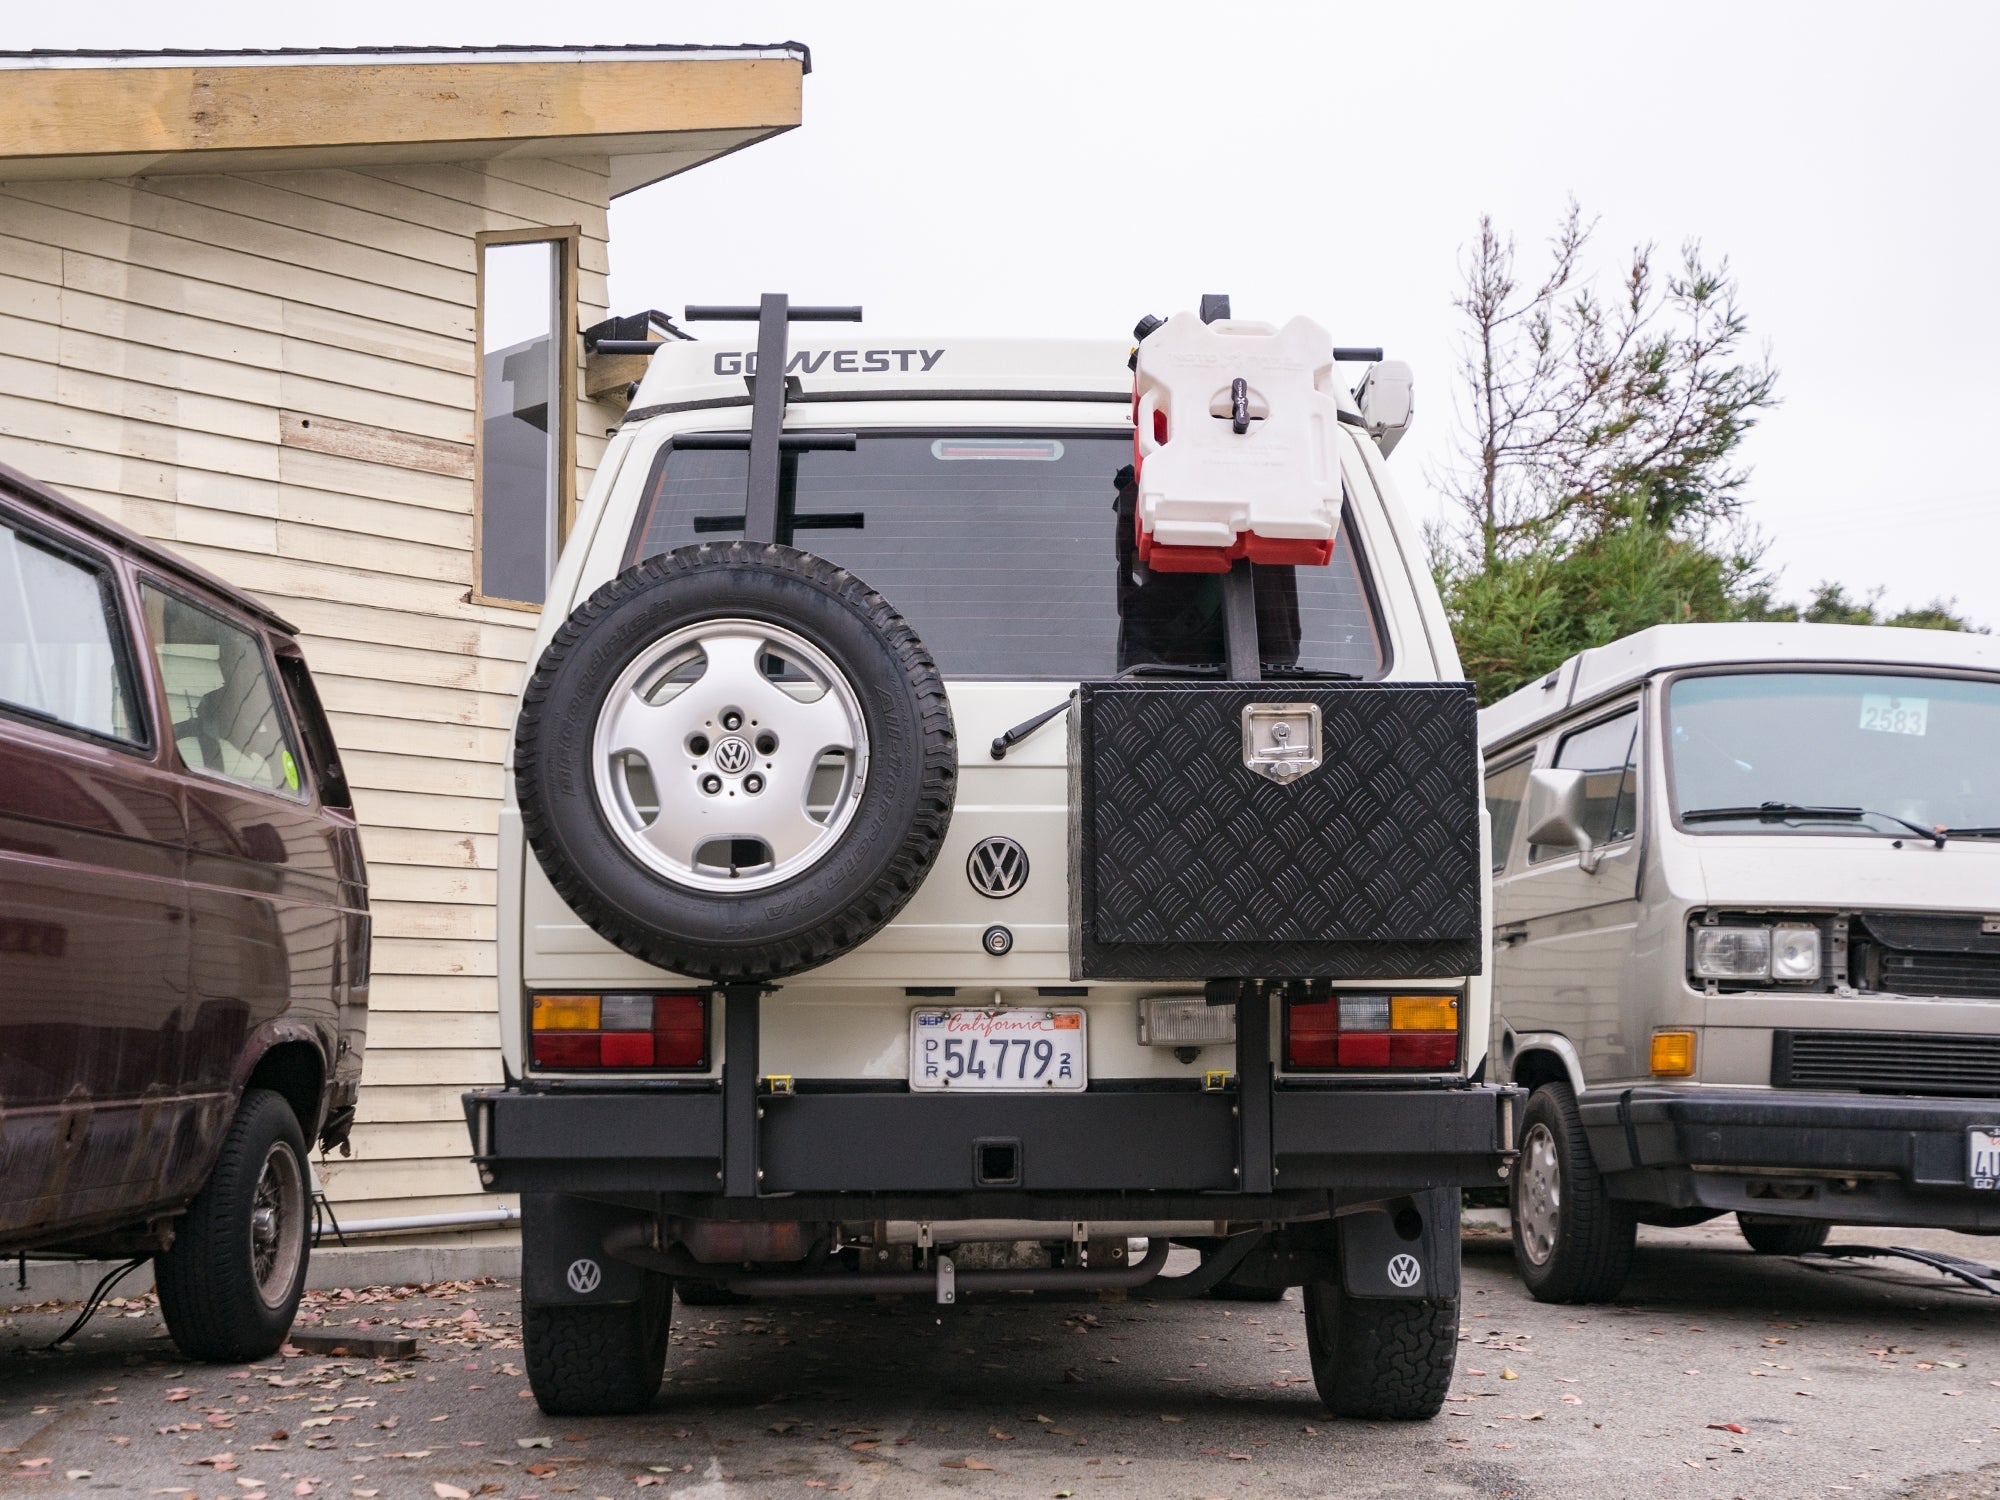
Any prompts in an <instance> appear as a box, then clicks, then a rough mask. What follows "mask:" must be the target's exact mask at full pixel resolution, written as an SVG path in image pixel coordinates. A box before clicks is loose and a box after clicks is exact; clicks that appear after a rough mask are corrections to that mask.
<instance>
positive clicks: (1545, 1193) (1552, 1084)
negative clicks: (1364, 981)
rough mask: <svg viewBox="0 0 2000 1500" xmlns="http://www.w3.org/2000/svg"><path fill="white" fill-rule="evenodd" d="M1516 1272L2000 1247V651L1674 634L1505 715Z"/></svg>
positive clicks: (1860, 638)
mask: <svg viewBox="0 0 2000 1500" xmlns="http://www.w3.org/2000/svg"><path fill="white" fill-rule="evenodd" d="M1480 740H1481V744H1482V746H1483V749H1484V753H1485V763H1486V805H1487V808H1488V810H1489V812H1490V813H1491V816H1492V823H1493V843H1492V863H1493V872H1494V887H1493V1002H1494V1042H1493V1051H1492V1056H1491V1058H1490V1071H1491V1072H1493V1073H1494V1074H1495V1076H1496V1077H1497V1078H1498V1079H1500V1080H1511V1081H1512V1082H1515V1083H1517V1084H1520V1085H1522V1086H1524V1087H1526V1088H1527V1089H1529V1090H1531V1094H1530V1097H1529V1101H1528V1104H1527V1106H1526V1108H1525V1109H1524V1110H1523V1112H1522V1118H1521V1123H1520V1132H1521V1135H1520V1146H1521V1159H1520V1163H1519V1166H1518V1169H1517V1171H1516V1172H1515V1173H1514V1176H1513V1180H1512V1184H1511V1188H1510V1193H1511V1199H1512V1203H1511V1207H1512V1210H1513V1226H1514V1227H1513V1233H1514V1250H1515V1258H1516V1260H1517V1262H1518V1264H1519V1266H1520V1268H1521V1274H1522V1276H1523V1278H1524V1279H1525V1280H1526V1282H1527V1284H1528V1287H1529V1289H1530V1290H1531V1291H1532V1292H1533V1293H1534V1294H1535V1296H1536V1297H1538V1298H1540V1299H1541V1300H1543V1301H1549V1302H1583V1301H1595V1300H1601V1299H1605V1298H1609V1297H1613V1296H1615V1295H1617V1293H1618V1290H1619V1288H1620V1286H1621V1285H1622V1284H1623V1282H1624V1280H1625V1276H1626V1272H1627V1269H1628V1268H1629V1266H1630V1263H1631V1258H1632V1245H1633V1237H1634V1232H1635V1228H1636V1226H1637V1225H1639V1224H1659V1225H1684V1224H1693V1223H1699V1222H1701V1221H1703V1220H1705V1219H1710V1218H1714V1217H1716V1216H1718V1215H1720V1214H1723V1213H1729V1212H1734V1213H1735V1214H1736V1215H1737V1220H1738V1223H1739V1224H1740V1225H1741V1226H1742V1230H1743V1235H1744V1237H1745V1238H1746V1239H1747V1240H1748V1241H1749V1242H1750V1244H1751V1245H1752V1246H1753V1247H1754V1248H1755V1249H1757V1250H1760V1251H1764V1252H1767V1253H1771V1254H1800V1253H1803V1252H1805V1251H1807V1250H1811V1249H1814V1248H1817V1247H1818V1246H1819V1245H1821V1244H1823V1243H1825V1240H1826V1237H1827V1231H1828V1229H1829V1227H1830V1226H1831V1225H1834V1224H1841V1223H1847V1224H1888V1225H1925V1226H1935V1227H1943V1228H1950V1229H1955V1230H1959V1231H1964V1232H1972V1233H1996V1232H2000V750H1996V747H2000V643H1996V642H1995V641H1994V640H1993V639H1992V638H1991V637H1987V636H1978V635H1961V634H1951V633H1946V632H1938V631H1923V630H1894V629H1881V628H1873V627H1868V628H1864V627H1857V626H1848V625H1795V624H1783V625H1667V626H1660V627H1657V628H1655V629H1652V630H1647V631H1643V632H1641V633H1640V634H1638V635H1634V636H1631V637H1629V638H1627V639H1625V640H1622V641H1618V642H1615V643H1613V644H1612V645H1609V646H1603V647H1600V648H1598V649H1596V650H1592V651H1586V652H1583V653H1582V654H1580V655H1578V656H1575V657H1572V658H1571V659H1570V660H1569V661H1567V662H1565V663H1563V665H1562V666H1561V667H1560V668H1558V669H1557V670H1556V671H1554V672H1551V673H1550V674H1549V675H1548V676H1547V677H1546V678H1544V679H1543V680H1541V681H1539V682H1536V683H1532V684H1530V685H1529V686H1527V687H1525V688H1522V689H1520V690H1519V691H1518V692H1515V693H1513V694H1512V695H1510V696H1509V697H1507V698H1504V699H1502V700H1501V701H1500V702H1498V703H1495V704H1493V705H1492V706H1491V707H1489V708H1487V709H1486V710H1484V711H1483V712H1482V713H1481V715H1480Z"/></svg>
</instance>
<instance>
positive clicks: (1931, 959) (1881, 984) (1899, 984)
mask: <svg viewBox="0 0 2000 1500" xmlns="http://www.w3.org/2000/svg"><path fill="white" fill-rule="evenodd" d="M1878 952H1879V960H1878V962H1879V965H1880V967H1879V968H1878V969H1876V971H1875V972H1874V973H1873V974H1871V975H1870V976H1869V977H1870V978H1871V980H1872V981H1873V983H1872V984H1871V985H1870V988H1871V989H1877V990H1884V991H1887V992H1888V993H1890V994H1893V995H1933V996H1936V997H1938V998H1939V999H1943V1000H1996V999H2000V955H1996V954H1990V953H1905V952H1901V951H1899V950H1897V949H1895V948H1883V949H1880V950H1878ZM1872 967H1874V966H1872V965H1871V968H1872Z"/></svg>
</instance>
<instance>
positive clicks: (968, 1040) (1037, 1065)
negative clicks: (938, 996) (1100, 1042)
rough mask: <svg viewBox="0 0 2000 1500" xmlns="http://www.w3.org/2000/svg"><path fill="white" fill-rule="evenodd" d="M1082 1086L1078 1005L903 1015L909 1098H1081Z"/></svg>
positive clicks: (1086, 1026) (1085, 1071)
mask: <svg viewBox="0 0 2000 1500" xmlns="http://www.w3.org/2000/svg"><path fill="white" fill-rule="evenodd" d="M1042 1042H1046V1043H1048V1044H1049V1048H1048V1053H1047V1056H1046V1057H1044V1056H1043V1054H1042V1052H1041V1050H1040V1048H1039V1047H1038V1045H1037V1044H1038V1043H1042ZM953 1044H956V1045H953ZM1009 1074H1011V1075H1012V1076H1007V1075H1009ZM1089 1085H1090V1018H1089V1015H1088V1013H1087V1012H1085V1010H1084V1009H1083V1007H1082V1006H1080V1005H1038V1006H1011V1005H1009V1006H979V1005H923V1006H918V1007H916V1008H915V1009H914V1010H912V1011H911V1012H910V1092H912V1093H916V1094H1080V1093H1082V1092H1083V1091H1084V1090H1085V1089H1086V1088H1088V1087H1089Z"/></svg>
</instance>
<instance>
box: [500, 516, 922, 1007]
mask: <svg viewBox="0 0 2000 1500" xmlns="http://www.w3.org/2000/svg"><path fill="white" fill-rule="evenodd" d="M677 643H678V644H677ZM732 647H733V650H731V649H730V648H732ZM676 652H680V653H683V654H682V655H680V656H676V655H675V654H674V653H676ZM774 659H775V660H777V661H779V662H781V663H782V664H784V668H785V673H796V674H800V675H801V676H802V677H803V678H804V679H808V680H810V682H814V683H819V685H820V686H821V687H822V688H823V691H822V692H821V694H820V696H819V697H817V698H811V699H802V698H801V697H800V696H799V694H797V693H791V694H787V693H785V692H783V691H782V690H781V689H780V688H779V687H778V686H777V682H778V681H779V680H781V678H782V677H783V674H780V677H774V676H773V675H772V673H771V663H772V662H773V660H774ZM675 661H682V662H683V663H687V662H698V663H700V664H701V666H700V669H699V671H698V672H696V673H695V675H694V676H693V678H692V679H691V680H690V679H689V678H688V677H687V676H686V675H685V674H687V673H689V672H694V668H693V667H691V666H687V665H685V664H684V665H683V666H682V667H681V668H680V671H681V672H682V674H683V675H682V676H681V677H679V678H676V679H674V680H676V681H687V682H688V685H687V686H686V687H685V688H684V689H682V690H681V691H680V692H679V693H676V694H674V695H673V696H671V697H667V698H661V699H660V701H658V702H653V701H652V700H653V699H655V698H660V693H659V690H658V689H654V690H652V691H651V692H650V693H649V691H648V684H649V683H651V682H655V681H657V682H659V683H662V684H664V683H666V682H667V681H668V679H667V678H666V677H665V676H664V675H662V676H660V677H658V678H654V677H650V676H648V675H647V674H649V673H652V672H655V671H656V670H657V671H660V672H664V671H665V670H666V665H670V664H671V663H673V662H675ZM725 663H734V664H735V665H734V667H733V669H732V668H731V667H730V666H728V665H725ZM663 664H665V665H663ZM790 680H792V681H795V682H796V681H798V680H800V679H799V677H797V676H795V677H792V678H791V679H790ZM810 690H811V689H810V686H808V687H807V688H806V689H805V691H807V692H810ZM634 705H636V706H634ZM760 715H761V716H762V717H760ZM732 716H734V717H733V720H732ZM794 722H797V723H799V724H800V725H801V726H802V727H800V728H798V729H797V731H796V732H794V731H793V730H792V728H791V726H792V724H793V723H794ZM828 725H833V726H834V727H833V728H830V729H829V728H827V727H826V726H828ZM781 728H783V730H784V737H781V736H779V735H777V734H775V733H774V731H778V730H779V729H781ZM739 730H740V733H739V732H738V731H739ZM683 731H685V732H683ZM827 736H831V738H830V739H829V738H827ZM823 739H824V740H825V742H826V743H825V745H823V746H820V747H819V748H813V746H814V743H815V741H820V740H823ZM850 740H851V741H852V742H853V743H852V744H848V743H846V742H847V741H850ZM627 742H630V743H627ZM788 743H789V744H791V745H792V746H793V749H792V750H791V751H790V752H788V751H787V748H786V746H787V744H788ZM620 745H624V746H625V748H623V749H620V748H619V746H620ZM826 746H833V747H838V748H840V749H843V750H844V751H845V752H846V758H845V759H844V760H835V761H833V762H832V763H831V764H832V765H833V767H834V769H833V771H832V772H831V773H828V772H826V770H825V767H826V766H827V765H828V761H827V759H826V756H825V754H824V750H825V748H826ZM647 747H650V749H648V748H647ZM642 756H643V758H644V762H645V765H646V767H647V771H648V779H647V780H646V781H645V782H644V783H643V785H644V786H646V787H649V788H652V790H651V791H650V792H648V793H646V794H645V795H648V796H651V797H652V798H653V799H654V801H655V802H656V804H657V806H658V807H659V808H660V809H661V811H659V812H658V813H656V814H654V815H653V816H652V818H651V819H650V820H648V819H647V818H646V814H645V810H644V807H643V806H641V802H642V800H643V799H642V797H641V794H640V792H638V791H637V790H634V788H635V787H637V786H639V785H641V784H640V783H637V782H634V781H632V780H631V779H630V778H631V776H632V774H633V773H632V771H631V769H630V768H631V767H632V766H633V765H634V764H636V762H637V761H638V759H639V758H640V757H642ZM767 757H768V758H767ZM514 758H515V792H516V795H517V798H518V800H519V802H520V807H521V826H522V829H523V831H524V832H525V834H526V836H527V839H528V843H529V845H530V846H531V847H532V848H533V849H534V851H535V855H536V857H537V858H538V859H539V860H540V861H541V864H542V868H543V869H544V870H545V871H546V872H547V873H548V877H549V880H550V882H551V883H552V884H553V885H554V886H555V888H556V891H557V893H558V894H560V895H561V896H562V898H563V900H564V901H565V902H567V903H568V904H569V906H570V908H571V909H572V910H574V911H575V912H576V914H577V915H578V916H579V917H581V918H583V920H584V921H585V922H587V923H588V924H589V925H590V926H591V927H592V928H593V929H594V930H595V931H596V932H598V933H599V934H600V935H601V936H603V937H604V938H606V939H608V940H609V941H610V942H612V943H615V944H616V945H617V946H618V947H620V948H622V949H624V950H625V951H626V952H627V953H630V954H631V955H633V956H634V957H635V958H638V959H640V960H642V961H643V962H645V963H649V964H652V965H655V966H656V967H659V968H663V969H668V970H671V971H673V972H675V973H679V974H687V975H690V976H693V977H696V978H701V979H709V980H718V981H722V982H724V983H728V982H732V981H733V982H757V981H763V980H768V979H776V978H782V977H784V976H786V975H789V974H796V973H798V972H800V971H801V970H804V969H810V968H813V967H814V966H816V965H819V964H823V963H825V962H827V961H828V960H829V959H832V958H836V957H838V956H839V955H840V954H842V953H845V952H847V951H848V950H850V949H852V948H854V947H856V946H858V945H859V944H861V943H863V942H865V941H866V940H867V939H868V938H870V937H871V936H873V935H874V934H875V933H876V932H878V931H879V930H880V929H881V928H882V927H883V926H884V925H885V924H886V923H887V922H888V921H889V920H890V919H891V918H892V917H894V916H895V915H896V913H897V912H898V911H900V910H901V909H902V907H903V905H904V903H905V902H907V901H908V900H909V899H910V897H911V896H913V895H914V894H915V893H916V890H917V887H918V886H919V885H920V884H921V883H922V882H923V879H924V876H925V875H926V874H927V873H928V872H929V870H930V868H931V866H932V864H933V863H934V861H935V860H936V858H937V852H938V849H939V847H940V846H941V845H942V844H943V842H944V836H945V831H946V829H947V828H948V827H949V826H950V823H951V809H952V793H953V788H954V782H955V779H956V776H957V766H958V759H957V745H956V741H955V738H954V736H953V731H952V720H951V707H950V704H949V702H948V701H947V700H946V697H945V690H944V682H943V679H942V678H941V677H940V676H939V675H938V670H937V666H936V664H935V663H934V662H933V661H932V660H931V657H930V654H929V652H927V651H926V650H925V649H924V647H923V643H922V642H920V641H919V640H918V639H917V636H916V633H915V632H914V631H913V630H911V629H910V627H909V625H908V624H907V623H906V622H905V621H904V620H903V618H902V617H901V616H900V615H898V614H897V613H896V612H895V610H893V609H891V608H890V607H889V604H888V603H887V601H885V600H884V599H883V598H882V596H881V595H880V594H878V593H876V592H875V591H874V590H873V589H871V588H869V587H868V586H867V585H866V584H865V583H863V582H862V581H861V580H860V579H858V578H856V577H855V576H854V575H853V574H851V573H849V572H847V571H846V570H844V569H842V568H837V567H835V566H834V565H833V564H832V563H829V562H827V561H826V560H825V559H823V558H818V557H813V556H811V555H810V554H808V553H804V552H799V551H795V550H794V549H792V548H790V547H780V546H775V545H765V546H753V545H751V544H749V543H745V542H732V543H721V544H704V545H700V546H694V547H683V548H680V549H678V550H677V551H673V552H668V553H664V554H662V555H660V556H658V557H653V558H649V559H647V560H646V561H645V562H643V563H640V564H639V565H638V566H636V567H633V568H630V569H627V570H626V571H625V572H624V573H621V574H620V575H619V576H618V577H617V578H614V579H613V580H612V581H611V582H610V583H607V584H606V585H605V586H604V587H603V588H601V589H599V590H598V591H597V592H596V593H595V594H593V595H592V596H591V597H590V599H589V600H587V601H586V602H585V603H584V604H583V605H582V606H580V607H579V608H578V609H577V610H576V611H575V613H573V614H572V615H571V616H570V617H569V619H568V620H566V621H565V622H564V623H563V626H562V628H561V629H560V630H558V631H557V632H556V634H555V638H554V639H553V640H551V641H550V643H549V646H548V649H547V650H545V651H544V652H543V653H542V657H541V660H540V662H539V663H537V665H536V667H535V672H534V675H533V677H532V678H530V679H529V682H528V687H527V691H526V693H525V695H524V696H523V698H522V703H521V715H520V720H519V724H518V727H517V729H516V732H515V749H514ZM655 761H657V762H658V766H657V767H655V765H654V762H655ZM760 761H761V764H760ZM669 766H671V770H669V769H668V767H669ZM815 766H819V767H821V768H822V769H821V771H820V772H819V773H818V775H819V776H825V775H827V774H831V775H832V776H833V778H834V779H835V780H836V781H837V780H839V778H841V777H843V776H844V777H846V778H847V779H846V781H845V783H844V784H843V785H842V786H841V788H840V790H839V792H838V793H837V794H831V801H830V803H829V805H828V808H827V810H826V812H825V815H824V817H823V818H815V817H812V816H811V815H809V814H807V813H805V812H804V811H803V810H802V809H803V805H804V801H805V798H806V793H807V791H808V790H809V789H816V788H819V787H821V786H822V785H824V784H827V783H824V782H823V781H822V780H820V779H816V773H815V771H814V769H813V768H814V767H815ZM843 767H844V768H845V769H842V768H843ZM655 777H656V778H657V779H654V778H655ZM621 778H623V779H621ZM766 793H768V796H767V795H765V794H766ZM815 795H822V794H820V793H818V792H817V791H815ZM739 796H740V798H741V800H735V799H737V798H739ZM794 798H796V799H797V802H796V804H795V803H794V801H793V799H794ZM607 802H608V803H609V805H607ZM670 810H672V815H670ZM767 825H768V828H767ZM766 831H768V834H769V836H768V837H766V836H765V832H766ZM794 845H796V846H797V847H796V848H794V847H793V846H794Z"/></svg>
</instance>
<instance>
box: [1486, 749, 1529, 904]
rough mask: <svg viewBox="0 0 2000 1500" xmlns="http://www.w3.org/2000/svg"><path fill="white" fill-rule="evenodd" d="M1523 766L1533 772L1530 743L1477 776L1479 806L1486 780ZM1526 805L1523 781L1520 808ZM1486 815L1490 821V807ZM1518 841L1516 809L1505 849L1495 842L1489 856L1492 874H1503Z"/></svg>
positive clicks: (1509, 863) (1519, 835)
mask: <svg viewBox="0 0 2000 1500" xmlns="http://www.w3.org/2000/svg"><path fill="white" fill-rule="evenodd" d="M1523 766H1525V767H1526V768H1527V770H1528V773H1529V775H1533V774H1534V770H1535V747H1534V746H1532V745H1530V746H1529V747H1528V748H1527V749H1525V750H1521V751H1519V752H1517V753H1515V754H1514V755H1513V756H1511V757H1510V758H1509V759H1507V760H1505V761H1502V762H1501V763H1500V764H1499V765H1497V766H1491V767H1488V768H1487V770H1486V773H1485V774H1484V775H1483V776H1481V777H1480V778H1479V802H1480V806H1481V807H1482V808H1485V807H1486V783H1487V782H1489V781H1491V780H1492V779H1493V778H1494V777H1495V776H1500V775H1504V774H1505V773H1506V772H1508V771H1512V770H1517V769H1519V768H1521V767H1523ZM1527 805H1528V789H1527V786H1526V784H1525V783H1524V784H1523V785H1522V788H1521V808H1522V809H1525V808H1526V807H1527ZM1486 815H1487V819H1488V821H1489V822H1490V821H1491V820H1492V816H1493V814H1492V810H1491V809H1490V808H1488V809H1486ZM1520 842H1521V813H1520V811H1519V810H1517V811H1516V812H1515V814H1514V826H1513V827H1512V828H1510V829H1508V830H1507V847H1506V848H1505V849H1502V848H1500V847H1499V845H1498V844H1495V845H1494V847H1493V850H1492V853H1491V855H1490V856H1489V863H1490V864H1491V866H1492V873H1493V874H1495V875H1504V874H1505V873H1506V872H1507V870H1508V868H1509V867H1510V866H1511V865H1512V864H1513V862H1514V846H1515V845H1517V844H1519V843H1520ZM1495 861H1497V862H1495Z"/></svg>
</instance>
